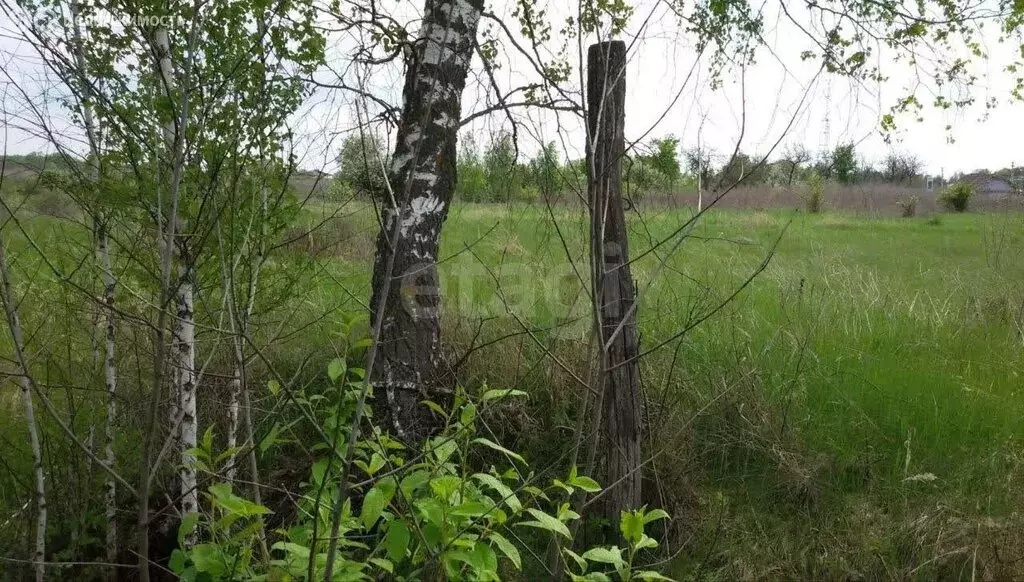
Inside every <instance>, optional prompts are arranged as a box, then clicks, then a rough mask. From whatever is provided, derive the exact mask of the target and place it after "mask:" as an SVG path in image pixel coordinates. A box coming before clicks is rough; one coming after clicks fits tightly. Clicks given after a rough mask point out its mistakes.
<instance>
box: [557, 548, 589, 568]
mask: <svg viewBox="0 0 1024 582" xmlns="http://www.w3.org/2000/svg"><path fill="white" fill-rule="evenodd" d="M562 552H564V553H565V555H566V556H569V557H570V558H572V559H573V561H574V562H576V566H577V567H579V569H580V574H583V573H585V572H586V571H587V565H588V564H587V561H586V560H584V559H583V556H581V555H579V554H577V553H576V552H574V551H572V550H570V549H569V548H562Z"/></svg>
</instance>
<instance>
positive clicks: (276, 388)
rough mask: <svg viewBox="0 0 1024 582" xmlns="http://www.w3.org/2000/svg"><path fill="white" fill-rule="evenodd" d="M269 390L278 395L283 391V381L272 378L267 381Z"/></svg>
mask: <svg viewBox="0 0 1024 582" xmlns="http://www.w3.org/2000/svg"><path fill="white" fill-rule="evenodd" d="M267 390H270V393H271V394H273V395H274V396H277V395H278V393H280V392H281V383H280V382H278V381H277V380H270V381H268V382H267Z"/></svg>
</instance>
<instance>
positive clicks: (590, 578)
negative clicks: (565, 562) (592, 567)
mask: <svg viewBox="0 0 1024 582" xmlns="http://www.w3.org/2000/svg"><path fill="white" fill-rule="evenodd" d="M610 581H611V578H609V577H608V575H607V574H604V573H602V572H591V573H589V574H587V575H586V576H577V575H575V574H573V576H572V582H610Z"/></svg>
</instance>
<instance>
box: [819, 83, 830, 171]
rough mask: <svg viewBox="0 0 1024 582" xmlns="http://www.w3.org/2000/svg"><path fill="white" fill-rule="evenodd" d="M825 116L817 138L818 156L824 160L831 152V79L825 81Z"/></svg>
mask: <svg viewBox="0 0 1024 582" xmlns="http://www.w3.org/2000/svg"><path fill="white" fill-rule="evenodd" d="M824 113H825V115H824V116H823V117H822V120H821V135H820V136H819V137H818V155H820V156H821V157H822V159H825V158H826V157H827V156H828V153H829V152H830V151H831V150H832V78H831V77H826V79H825V110H824Z"/></svg>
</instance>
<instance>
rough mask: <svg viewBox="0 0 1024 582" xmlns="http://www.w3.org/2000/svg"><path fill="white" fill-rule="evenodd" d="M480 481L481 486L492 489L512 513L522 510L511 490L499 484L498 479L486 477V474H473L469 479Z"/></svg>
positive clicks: (492, 476) (491, 476) (490, 476)
mask: <svg viewBox="0 0 1024 582" xmlns="http://www.w3.org/2000/svg"><path fill="white" fill-rule="evenodd" d="M471 478H472V479H476V480H477V481H480V482H481V483H482V484H484V485H486V486H488V487H490V488H491V489H494V490H495V491H496V492H497V493H498V495H500V496H501V501H503V502H505V504H506V505H508V508H509V509H511V510H512V511H514V512H516V513H519V512H520V511H522V510H523V504H522V503H520V502H519V498H518V497H516V494H515V493H513V492H512V489H510V488H509V487H508V485H505V484H504V483H502V482H501V480H500V479H498V478H497V477H495V476H494V475H488V474H487V473H474V474H473V476H472V477H471Z"/></svg>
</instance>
